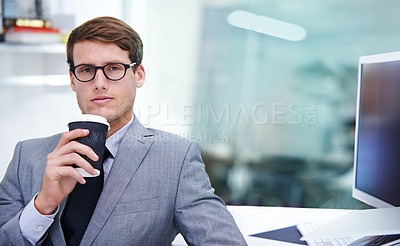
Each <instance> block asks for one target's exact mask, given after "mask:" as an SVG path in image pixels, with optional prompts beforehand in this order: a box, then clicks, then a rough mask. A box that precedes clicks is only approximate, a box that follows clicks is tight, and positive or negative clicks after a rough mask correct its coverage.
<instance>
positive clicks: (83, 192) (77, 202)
mask: <svg viewBox="0 0 400 246" xmlns="http://www.w3.org/2000/svg"><path fill="white" fill-rule="evenodd" d="M110 155H111V153H110V151H109V150H108V149H107V148H106V149H105V151H104V155H103V161H104V160H105V159H107V158H108V157H109V156H110ZM94 168H96V169H98V170H100V175H99V176H97V177H91V178H86V183H85V184H84V185H81V184H80V183H77V184H76V186H75V188H74V190H73V191H72V192H71V193H70V194H69V196H68V199H67V203H66V205H65V208H64V212H63V215H62V217H61V225H62V228H63V232H64V237H65V241H66V243H67V245H73V246H75V245H79V243H80V241H81V239H82V237H83V234H85V231H86V228H87V226H88V224H89V221H90V218H91V217H92V214H93V211H94V209H95V207H96V204H97V200H98V199H99V197H100V194H101V191H102V190H103V182H104V171H103V164H102V163H100V164H98V166H94Z"/></svg>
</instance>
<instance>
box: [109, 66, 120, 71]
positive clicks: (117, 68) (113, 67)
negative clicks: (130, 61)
mask: <svg viewBox="0 0 400 246" xmlns="http://www.w3.org/2000/svg"><path fill="white" fill-rule="evenodd" d="M121 69H122V68H121V66H110V70H111V71H118V70H121Z"/></svg>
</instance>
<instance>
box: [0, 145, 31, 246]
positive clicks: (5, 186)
mask: <svg viewBox="0 0 400 246" xmlns="http://www.w3.org/2000/svg"><path fill="white" fill-rule="evenodd" d="M20 153H21V143H18V144H17V146H16V147H15V151H14V156H13V159H12V160H11V162H10V164H9V166H8V168H7V172H6V174H5V176H4V178H3V181H2V182H1V183H0V211H1V212H0V245H31V244H30V243H29V242H28V241H27V240H25V238H24V237H23V235H22V233H21V231H20V227H19V218H20V215H21V212H22V210H23V209H24V207H25V204H24V200H23V196H22V192H21V187H20V183H19V179H18V177H19V175H18V166H19V156H20Z"/></svg>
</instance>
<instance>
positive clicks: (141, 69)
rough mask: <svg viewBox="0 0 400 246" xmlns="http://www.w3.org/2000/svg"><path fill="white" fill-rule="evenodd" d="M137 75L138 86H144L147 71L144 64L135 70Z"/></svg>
mask: <svg viewBox="0 0 400 246" xmlns="http://www.w3.org/2000/svg"><path fill="white" fill-rule="evenodd" d="M135 77H136V87H137V88H140V87H142V86H143V84H144V81H145V79H146V72H145V71H144V67H143V65H142V64H140V65H139V66H138V67H137V68H136V71H135Z"/></svg>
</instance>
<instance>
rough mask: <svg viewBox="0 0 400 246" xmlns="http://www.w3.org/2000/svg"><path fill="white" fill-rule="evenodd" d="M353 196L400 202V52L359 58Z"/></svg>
mask: <svg viewBox="0 0 400 246" xmlns="http://www.w3.org/2000/svg"><path fill="white" fill-rule="evenodd" d="M353 197H354V198H356V199H358V200H360V201H362V202H364V203H367V204H369V205H371V206H373V207H376V208H385V207H399V206H400V52H392V53H384V54H378V55H370V56H363V57H360V60H359V75H358V95H357V113H356V131H355V149H354V182H353Z"/></svg>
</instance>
